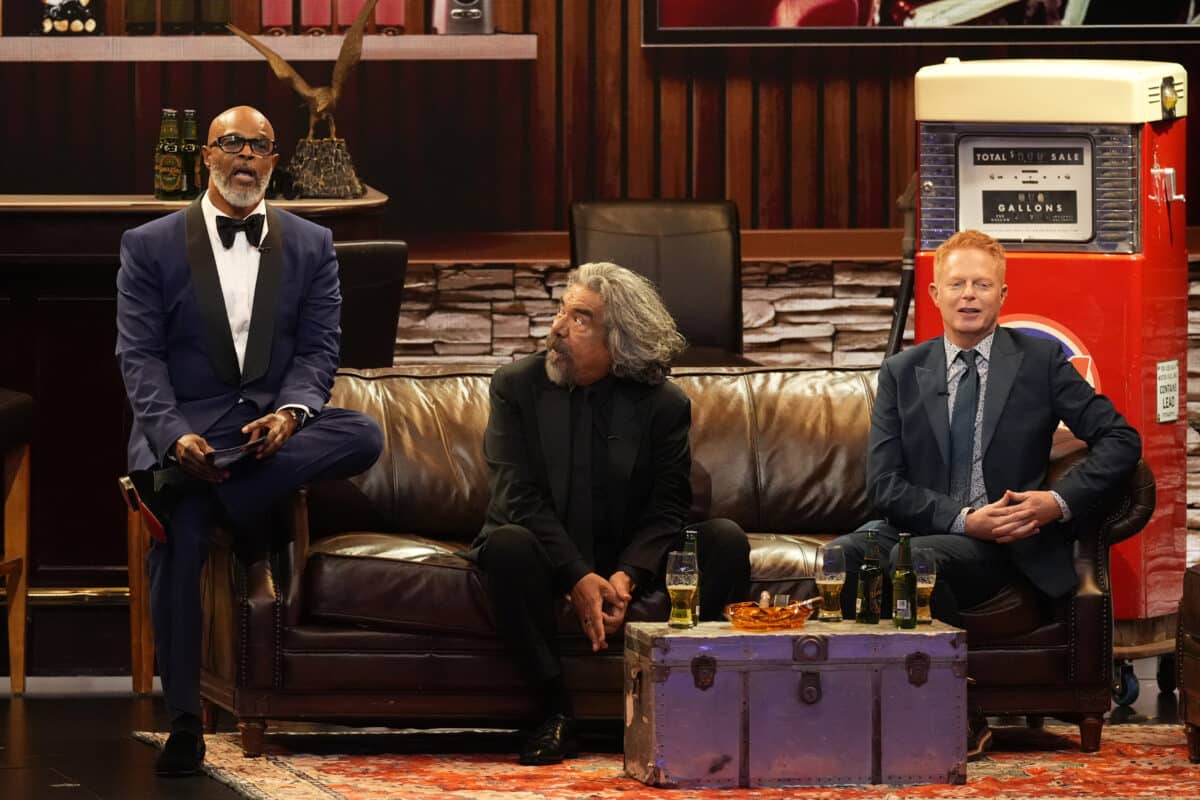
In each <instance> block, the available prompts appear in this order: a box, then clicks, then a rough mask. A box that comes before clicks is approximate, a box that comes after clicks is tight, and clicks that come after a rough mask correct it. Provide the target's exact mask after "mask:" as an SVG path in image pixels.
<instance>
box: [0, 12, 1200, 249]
mask: <svg viewBox="0 0 1200 800" xmlns="http://www.w3.org/2000/svg"><path fill="white" fill-rule="evenodd" d="M429 5H430V4H429V2H428V1H427V0H410V2H409V7H408V15H409V17H408V19H409V24H408V28H409V32H411V33H418V32H421V31H423V30H425V27H426V25H427V22H428V20H429ZM639 10H640V2H639V0H496V16H497V21H498V28H499V29H500V30H501V31H505V32H531V33H536V34H537V35H538V53H539V55H538V59H537V60H536V61H535V62H459V63H453V62H427V63H418V62H400V61H393V62H365V63H363V64H361V65H360V66H359V68H358V70H357V71H356V73H355V74H354V76H353V77H352V78H351V81H350V84H349V86H348V89H347V92H346V95H345V97H344V99H343V102H342V107H341V109H340V111H339V112H338V116H337V118H338V129H339V132H341V133H343V135H345V136H346V137H347V138H348V140H349V143H350V149H351V152H352V153H354V155H355V158H356V162H357V164H358V167H359V171H360V173H361V175H362V176H363V177H364V179H365V180H366V181H367V182H369V183H371V184H372V185H374V186H377V187H378V188H380V189H381V190H383V191H384V192H386V193H387V194H389V195H390V196H391V197H392V202H391V205H390V210H389V214H388V220H387V223H386V228H387V231H388V233H389V234H390V235H394V236H397V237H412V236H415V235H419V234H421V233H424V232H429V231H493V230H547V229H562V228H564V227H565V223H566V210H567V208H568V206H569V204H570V203H571V202H572V201H573V200H578V199H590V198H600V197H603V198H609V197H620V196H630V197H698V198H720V197H730V198H733V199H734V200H736V201H737V203H738V205H739V207H740V209H741V214H742V224H743V226H745V227H753V228H788V227H793V228H856V227H889V226H896V225H898V224H899V217H898V214H897V212H896V211H895V208H894V200H895V197H896V195H898V194H899V193H900V192H901V191H902V190H903V188H904V186H905V184H906V182H907V180H908V176H909V175H910V174H911V172H912V169H913V165H914V156H913V151H914V146H915V143H914V131H913V120H912V103H913V93H912V78H913V74H914V73H915V72H916V70H917V69H918V68H919V67H920V66H922V65H924V64H930V63H936V62H938V61H941V60H942V59H943V58H945V57H946V56H949V55H959V56H962V57H964V58H980V57H998V56H1017V57H1067V56H1073V57H1092V58H1152V59H1160V60H1177V61H1180V62H1182V63H1183V64H1184V66H1185V67H1187V68H1188V70H1189V71H1190V72H1191V73H1192V74H1193V75H1200V44H1188V45H1154V46H1149V45H1147V46H1144V47H1131V46H1120V47H1117V46H1107V45H1106V46H1102V47H1091V48H1089V47H1080V46H1074V47H1051V46H1044V45H1043V46H1039V47H1037V48H1031V47H1010V48H1007V49H1006V48H965V47H907V48H899V47H808V48H781V49H730V50H720V49H670V50H644V49H643V48H642V47H641V45H640V39H641V17H640V14H639V13H638V12H639ZM10 30H11V28H10ZM299 71H300V72H301V73H302V74H303V75H304V76H305V78H306V79H307V80H309V81H310V82H315V83H319V84H324V83H327V82H328V80H329V77H330V73H331V65H327V64H314V63H304V64H301V65H300V66H299ZM0 92H3V96H5V97H6V99H7V108H8V113H6V114H4V115H3V119H0V134H2V135H3V136H4V143H5V145H6V151H7V152H8V154H9V155H10V156H19V157H14V158H6V159H5V163H4V165H3V168H2V170H0V192H4V193H11V192H148V191H149V190H150V187H151V153H152V151H153V148H154V142H155V138H156V134H157V124H158V111H159V109H160V108H161V107H162V106H164V105H171V106H174V107H178V108H182V107H193V108H197V109H198V110H199V111H200V114H201V117H202V118H205V119H207V118H209V117H211V116H212V115H213V114H215V113H216V112H218V111H220V110H221V109H223V108H224V107H226V106H228V105H232V104H235V103H250V104H253V105H257V106H259V107H260V108H262V109H263V110H264V111H265V112H266V113H267V114H268V115H269V116H270V117H271V119H272V120H273V121H274V123H275V127H276V130H277V132H278V135H279V139H280V141H281V142H282V143H283V149H284V155H285V159H286V158H288V157H290V153H291V150H292V143H294V142H295V140H296V139H297V138H298V137H299V136H301V135H302V134H303V132H304V131H305V130H306V115H305V112H304V111H303V109H302V108H300V107H299V103H298V100H297V98H296V97H295V95H293V94H292V92H291V90H290V89H288V88H286V87H285V86H283V85H282V84H281V83H280V82H279V81H278V80H276V79H275V77H274V76H273V75H272V74H271V73H270V71H269V69H268V68H267V66H266V65H265V64H264V63H259V62H245V63H216V64H200V63H188V62H174V63H144V64H112V63H105V64H12V63H6V64H0ZM1191 128H1192V130H1191V133H1190V141H1191V142H1192V143H1193V145H1195V144H1196V143H1197V142H1198V141H1200V126H1198V125H1196V124H1193V125H1192V126H1191ZM1189 150H1190V152H1191V153H1192V155H1193V158H1196V157H1200V147H1196V146H1193V147H1191V148H1189ZM1197 174H1200V170H1192V176H1193V177H1191V178H1190V179H1189V181H1188V187H1187V189H1188V191H1189V192H1190V193H1191V194H1192V195H1193V196H1200V195H1198V192H1200V182H1198V181H1197V180H1196V178H1195V176H1196V175H1197ZM1190 222H1191V223H1192V224H1193V225H1195V224H1200V212H1197V211H1193V212H1192V213H1191V215H1190Z"/></svg>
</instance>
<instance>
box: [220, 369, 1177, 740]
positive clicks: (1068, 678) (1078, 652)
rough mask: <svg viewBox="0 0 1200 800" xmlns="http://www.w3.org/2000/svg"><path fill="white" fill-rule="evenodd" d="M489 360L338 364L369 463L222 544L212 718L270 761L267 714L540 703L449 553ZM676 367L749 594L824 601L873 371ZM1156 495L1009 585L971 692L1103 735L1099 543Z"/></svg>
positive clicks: (696, 458)
mask: <svg viewBox="0 0 1200 800" xmlns="http://www.w3.org/2000/svg"><path fill="white" fill-rule="evenodd" d="M490 372H491V370H490V369H489V368H480V369H472V368H466V367H413V368H408V369H386V370H366V371H353V370H345V371H342V372H341V373H340V374H339V376H338V380H337V382H336V384H335V386H334V395H333V402H334V404H335V405H339V406H345V407H349V408H355V409H358V410H361V411H364V412H366V413H368V414H370V415H371V416H373V417H375V418H376V419H378V420H379V421H380V423H381V425H382V427H383V430H384V435H385V447H384V454H383V456H382V457H381V458H380V460H379V462H378V463H376V464H375V465H374V466H373V467H372V468H371V469H370V470H368V471H367V472H365V473H363V474H362V475H360V476H358V477H356V478H354V479H353V480H351V481H343V482H337V483H328V484H316V485H313V486H312V487H310V489H309V490H308V491H307V492H306V493H303V494H301V495H300V496H299V497H297V498H296V499H295V501H294V502H292V503H291V504H290V505H289V506H288V507H287V508H286V509H285V510H284V513H285V515H286V516H287V523H288V524H287V526H286V527H287V530H288V536H287V539H286V541H284V542H281V543H280V544H279V546H278V547H276V548H275V549H274V550H273V551H272V552H271V553H270V554H269V555H268V556H267V557H264V558H260V559H256V560H253V561H252V562H250V563H246V562H243V561H242V560H240V559H239V558H238V557H236V556H235V555H234V553H233V551H232V550H231V549H230V548H229V546H228V545H227V544H226V543H222V542H221V541H220V540H218V542H217V543H216V545H215V546H214V548H213V552H212V556H211V557H210V560H209V564H208V566H207V568H206V573H205V579H204V580H205V583H204V586H205V590H204V614H205V620H206V622H205V631H206V636H207V647H206V648H205V653H206V655H205V662H204V665H203V673H202V695H203V697H204V699H205V701H206V704H208V709H209V713H208V715H207V716H208V718H209V720H210V721H211V720H212V719H213V716H212V713H211V711H212V709H213V707H214V706H220V707H222V708H225V709H228V710H229V711H231V712H233V713H234V714H235V715H236V716H237V717H238V719H239V724H240V725H241V728H242V731H243V739H242V741H243V747H244V748H245V750H246V752H247V753H248V754H254V753H258V752H261V749H262V735H263V733H264V731H265V723H266V720H267V719H298V720H325V721H333V722H343V723H352V724H369V723H379V722H388V723H394V724H403V725H415V726H420V725H434V724H455V725H492V726H495V725H504V724H513V723H516V722H519V721H521V720H523V719H524V718H526V717H528V716H529V715H531V714H532V713H534V712H535V710H536V709H535V703H534V699H533V698H532V697H531V696H530V695H529V693H528V692H527V691H526V688H525V684H524V682H523V681H522V679H521V676H520V675H519V674H518V672H517V669H516V667H515V666H514V665H513V663H512V661H511V660H510V659H509V658H508V657H507V656H506V655H505V653H504V651H503V648H502V646H501V644H500V642H499V640H498V639H497V638H496V636H495V634H494V630H493V625H492V619H491V610H490V607H489V605H488V602H487V597H486V594H485V592H484V590H483V587H482V585H481V584H480V577H479V573H478V572H477V571H476V570H475V569H474V567H473V566H472V565H470V564H469V563H467V562H466V561H464V560H462V559H461V558H459V557H458V556H456V555H455V551H456V550H459V549H462V548H464V547H465V546H466V545H467V543H468V542H470V541H471V539H472V538H473V537H474V536H475V533H476V531H477V530H478V529H479V526H480V524H481V522H482V519H483V514H484V509H485V504H486V502H487V494H488V487H487V475H486V467H485V464H484V461H483V455H482V452H481V446H480V443H481V441H482V435H483V429H484V426H485V425H486V422H487V415H488V391H487V390H488V382H489V377H490ZM672 379H673V380H674V381H675V382H676V383H677V384H678V385H679V386H680V387H681V388H682V389H683V390H684V391H685V392H687V394H688V395H689V397H690V398H691V400H692V436H691V440H692V455H693V465H692V486H693V494H694V499H693V515H694V516H695V517H696V518H701V517H704V518H707V517H717V516H721V517H728V518H730V519H733V520H735V521H737V522H738V523H739V524H740V525H741V526H742V527H743V528H744V529H745V530H746V531H748V532H749V533H750V536H751V546H752V551H751V575H752V581H753V592H754V593H755V595H757V592H759V591H761V590H763V589H766V590H768V591H771V592H772V593H779V592H786V593H788V594H791V595H792V596H793V597H807V596H811V595H812V594H815V586H814V584H813V581H812V567H813V557H814V555H815V550H816V547H817V546H818V545H819V544H820V543H821V542H822V541H825V540H828V539H830V538H832V537H833V536H835V535H837V534H839V533H842V532H845V531H847V530H849V529H852V528H853V527H855V526H857V525H858V524H860V523H861V522H862V521H863V520H865V519H867V518H868V517H869V515H870V509H869V508H868V506H867V500H866V492H865V489H864V485H863V481H864V474H865V469H864V466H865V464H864V459H865V457H866V441H867V432H868V429H869V426H870V407H871V403H872V402H873V400H874V388H873V381H874V374H873V373H869V372H857V371H836V370H821V371H805V370H789V369H770V368H752V369H746V368H708V369H701V368H684V369H680V370H678V371H677V372H676V373H675V375H674V376H673V377H672ZM1077 456H1078V453H1075V456H1074V457H1077ZM1071 457H1072V456H1064V457H1063V458H1065V459H1066V460H1065V461H1061V462H1056V465H1060V466H1062V467H1065V466H1066V465H1067V464H1068V463H1069V460H1070V458H1071ZM1147 498H1149V499H1147ZM1152 498H1153V484H1152V481H1151V480H1150V479H1149V475H1148V471H1147V470H1146V469H1145V468H1144V467H1139V471H1138V474H1137V475H1136V476H1135V477H1134V478H1133V479H1132V480H1131V481H1130V482H1129V485H1128V487H1127V489H1126V491H1125V492H1124V493H1116V494H1115V496H1114V504H1113V508H1112V509H1111V510H1109V513H1108V514H1107V515H1106V516H1100V517H1097V518H1094V519H1092V520H1091V522H1089V523H1087V524H1086V525H1081V526H1079V527H1080V530H1079V545H1078V548H1077V554H1078V558H1077V561H1076V563H1077V566H1078V569H1079V571H1080V576H1081V581H1080V589H1079V590H1078V591H1077V592H1076V594H1075V595H1074V596H1073V597H1071V598H1069V599H1068V600H1067V601H1064V602H1063V603H1062V604H1060V605H1059V606H1057V607H1054V608H1043V607H1042V605H1041V604H1039V603H1038V602H1037V600H1036V598H1035V597H1033V596H1032V594H1030V593H1029V592H1026V591H1023V590H1022V589H1021V588H1020V587H1015V588H1014V589H1013V590H1012V591H1011V592H1006V593H1004V595H1002V597H1000V598H996V600H994V601H993V602H992V603H989V604H987V605H986V606H985V607H981V608H979V609H973V610H972V613H971V615H970V617H969V622H968V631H969V634H968V635H969V640H970V642H971V652H970V665H971V669H972V672H978V677H977V680H978V685H977V687H976V689H977V691H976V692H974V693H973V695H974V696H977V697H978V698H979V699H980V700H979V702H980V703H982V705H983V708H984V710H986V711H989V712H999V711H1009V710H1011V711H1019V712H1020V713H1024V714H1029V715H1041V714H1046V715H1055V716H1063V717H1066V718H1068V719H1076V720H1078V721H1080V723H1081V727H1082V729H1083V730H1084V733H1085V747H1093V748H1094V746H1095V744H1097V743H1098V736H1099V732H1100V727H1099V726H1100V715H1101V714H1102V713H1103V711H1104V710H1106V709H1107V708H1108V705H1109V702H1110V698H1111V694H1110V687H1109V683H1108V671H1109V669H1110V664H1111V658H1112V655H1111V635H1110V631H1111V625H1112V622H1111V598H1110V595H1109V591H1108V579H1107V560H1108V546H1109V544H1110V542H1111V541H1115V540H1117V539H1119V538H1122V537H1123V536H1125V535H1128V534H1129V533H1131V532H1133V531H1136V530H1138V529H1140V527H1141V526H1142V525H1143V524H1144V523H1145V521H1146V519H1147V518H1148V516H1149V510H1148V506H1147V502H1150V503H1152V502H1153V500H1152ZM667 609H668V604H667V603H666V598H665V593H661V592H656V593H654V594H652V595H650V596H649V597H647V598H643V599H642V600H641V601H639V602H638V603H636V604H635V607H634V608H633V609H632V610H631V612H630V617H631V618H632V619H665V617H666V613H667ZM564 611H565V609H564ZM560 619H561V622H560V631H561V634H560V636H561V639H560V646H561V651H562V653H563V659H564V666H565V670H566V679H567V683H568V686H569V687H570V688H571V690H572V691H573V693H574V695H575V706H576V710H577V712H578V714H579V715H580V716H581V717H583V718H589V719H621V718H622V716H623V698H622V687H623V677H622V660H621V656H622V642H621V640H620V638H619V637H617V638H616V639H615V640H612V641H610V645H609V649H608V650H607V651H604V652H602V653H601V654H599V655H593V654H592V653H591V652H590V648H589V647H588V645H587V642H586V640H585V639H584V638H583V637H582V636H581V634H580V632H579V630H578V628H577V626H576V625H575V623H574V618H573V615H570V614H566V613H564V614H563V615H562V616H561V618H560ZM1014 663H1016V664H1019V665H1020V666H1019V667H1017V668H1014V666H1013V665H1014Z"/></svg>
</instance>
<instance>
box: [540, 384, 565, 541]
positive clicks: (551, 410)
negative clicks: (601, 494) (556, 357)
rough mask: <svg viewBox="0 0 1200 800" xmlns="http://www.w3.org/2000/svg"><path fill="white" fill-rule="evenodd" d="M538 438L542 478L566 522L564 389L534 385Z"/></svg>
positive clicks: (555, 506) (546, 385)
mask: <svg viewBox="0 0 1200 800" xmlns="http://www.w3.org/2000/svg"><path fill="white" fill-rule="evenodd" d="M535 391H537V392H538V397H537V412H538V438H539V439H540V440H541V443H542V455H543V457H545V459H546V475H547V477H548V478H549V480H550V493H551V494H552V495H553V496H554V508H555V510H557V511H558V513H559V516H560V518H561V519H566V516H565V515H566V513H567V489H568V488H569V486H568V481H569V480H570V476H571V463H570V452H571V396H570V395H569V394H567V392H566V390H564V389H560V388H558V387H556V386H554V385H552V384H549V383H546V384H542V385H540V386H538V388H537V389H536V390H535Z"/></svg>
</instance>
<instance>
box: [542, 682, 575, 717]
mask: <svg viewBox="0 0 1200 800" xmlns="http://www.w3.org/2000/svg"><path fill="white" fill-rule="evenodd" d="M542 697H543V698H544V699H545V702H546V716H548V717H549V716H552V715H554V714H562V715H563V716H566V717H569V716H572V715H573V714H574V711H575V709H574V707H573V706H572V705H571V693H570V692H569V691H568V690H567V682H566V681H564V680H563V677H562V675H559V676H557V677H554V678H551V679H549V680H548V681H546V682H545V683H543V684H542Z"/></svg>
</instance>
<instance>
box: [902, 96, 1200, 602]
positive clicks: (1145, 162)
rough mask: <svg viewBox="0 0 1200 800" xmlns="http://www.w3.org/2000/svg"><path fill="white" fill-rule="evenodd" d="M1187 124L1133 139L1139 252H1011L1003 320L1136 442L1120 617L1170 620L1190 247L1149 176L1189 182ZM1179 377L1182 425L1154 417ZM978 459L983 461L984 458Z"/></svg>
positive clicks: (921, 274) (920, 313) (1179, 516)
mask: <svg viewBox="0 0 1200 800" xmlns="http://www.w3.org/2000/svg"><path fill="white" fill-rule="evenodd" d="M1185 123H1186V119H1183V118H1180V119H1175V120H1170V121H1162V122H1151V123H1145V124H1144V125H1143V126H1142V130H1141V132H1140V136H1139V140H1140V146H1141V156H1140V165H1141V169H1140V175H1139V183H1140V201H1141V202H1140V209H1141V242H1142V249H1141V252H1136V253H1132V254H1109V253H1082V252H1081V253H1070V252H1030V251H1027V250H1017V249H1012V250H1009V252H1008V259H1007V275H1006V282H1007V284H1008V298H1007V300H1006V302H1005V304H1004V307H1003V309H1002V310H1001V316H1000V324H1002V325H1009V326H1013V327H1016V328H1020V329H1022V330H1025V331H1027V332H1030V333H1034V334H1041V335H1047V336H1050V337H1052V338H1056V339H1058V340H1059V341H1060V342H1061V343H1062V344H1063V346H1064V350H1066V351H1067V353H1068V355H1069V356H1070V357H1071V358H1072V362H1073V363H1074V364H1075V365H1076V367H1077V368H1078V369H1079V370H1080V372H1081V373H1082V374H1083V375H1084V377H1087V378H1089V379H1090V380H1091V382H1092V383H1093V385H1094V386H1096V388H1097V389H1098V390H1100V391H1102V392H1103V393H1104V394H1105V395H1107V396H1108V397H1109V398H1110V399H1111V400H1112V401H1113V403H1114V404H1115V405H1116V407H1117V409H1118V410H1119V411H1120V412H1121V413H1122V414H1124V415H1125V417H1126V419H1128V420H1129V422H1130V424H1132V425H1133V426H1134V427H1135V428H1137V429H1138V431H1139V433H1140V434H1141V436H1142V446H1143V458H1144V459H1145V461H1146V463H1147V464H1149V465H1150V467H1151V469H1152V470H1153V472H1154V477H1155V481H1156V483H1157V506H1156V508H1155V510H1154V515H1153V516H1152V517H1151V519H1150V522H1149V524H1147V526H1146V527H1145V528H1144V529H1143V530H1142V532H1141V534H1140V535H1139V536H1135V537H1133V538H1131V539H1128V540H1126V541H1124V542H1122V543H1120V544H1118V545H1117V546H1115V547H1114V548H1113V549H1112V550H1111V576H1112V590H1113V610H1114V613H1115V615H1116V618H1117V619H1136V618H1145V617H1157V616H1162V615H1167V614H1172V613H1174V612H1175V611H1176V609H1177V608H1178V605H1179V598H1180V593H1181V591H1182V581H1181V575H1182V573H1183V570H1184V567H1185V560H1186V535H1187V475H1186V473H1187V464H1186V452H1187V414H1186V408H1187V387H1186V382H1187V337H1188V331H1187V305H1188V301H1187V293H1188V283H1187V248H1186V244H1185V242H1186V226H1185V219H1184V217H1185V214H1184V207H1183V204H1182V203H1180V202H1172V201H1171V200H1170V198H1168V197H1166V196H1165V189H1164V185H1163V183H1162V181H1160V180H1156V178H1155V176H1154V173H1153V170H1154V169H1155V168H1156V167H1157V166H1158V165H1160V164H1170V165H1172V166H1174V168H1175V169H1176V175H1177V178H1176V185H1178V186H1180V187H1182V186H1185V185H1186V175H1185V174H1184V172H1183V169H1184V164H1185V158H1184V152H1185V141H1186V136H1185ZM915 269H916V275H915V283H916V291H915V295H916V319H915V332H916V339H917V341H923V340H925V339H928V338H931V337H934V336H940V335H941V334H942V321H941V316H940V314H939V312H938V310H937V308H936V307H935V306H934V305H933V302H932V300H931V299H930V296H929V292H928V288H927V287H928V286H929V284H930V282H931V281H932V280H933V251H932V250H923V251H919V252H918V253H917V256H916V264H915ZM1164 362H1174V363H1175V365H1176V368H1177V370H1178V380H1177V381H1176V383H1177V386H1176V387H1175V390H1176V392H1177V400H1176V402H1177V406H1176V407H1177V408H1178V409H1179V413H1178V418H1177V419H1173V420H1170V421H1168V422H1159V421H1158V402H1159V398H1158V392H1159V383H1160V379H1159V376H1158V365H1159V364H1160V363H1164ZM985 457H986V456H985Z"/></svg>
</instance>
